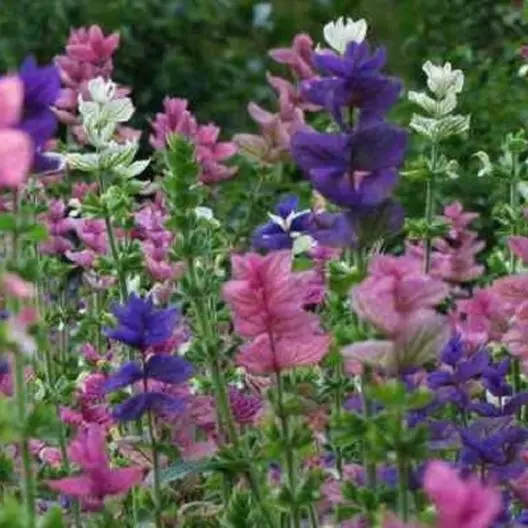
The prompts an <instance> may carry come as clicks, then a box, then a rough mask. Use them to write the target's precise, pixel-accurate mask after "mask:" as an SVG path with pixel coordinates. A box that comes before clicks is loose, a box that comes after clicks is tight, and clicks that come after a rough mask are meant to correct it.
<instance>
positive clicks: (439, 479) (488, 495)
mask: <svg viewBox="0 0 528 528" xmlns="http://www.w3.org/2000/svg"><path fill="white" fill-rule="evenodd" d="M424 489H425V492H426V493H427V495H428V496H429V498H430V499H431V500H432V501H433V503H434V505H435V507H436V510H437V513H438V523H437V526H438V528H488V527H489V526H490V524H491V523H492V522H493V521H494V520H495V519H496V517H497V516H498V514H499V512H500V510H501V499H500V495H499V493H498V492H497V491H495V490H494V489H492V488H487V487H485V486H483V485H482V484H481V483H480V482H479V480H478V479H477V478H475V477H473V476H472V477H470V478H469V479H467V480H463V479H461V478H460V477H459V476H458V474H457V472H456V471H455V470H454V469H452V468H451V467H450V466H449V465H448V464H447V463H445V462H442V461H433V462H430V463H429V464H428V466H427V470H426V472H425V477H424Z"/></svg>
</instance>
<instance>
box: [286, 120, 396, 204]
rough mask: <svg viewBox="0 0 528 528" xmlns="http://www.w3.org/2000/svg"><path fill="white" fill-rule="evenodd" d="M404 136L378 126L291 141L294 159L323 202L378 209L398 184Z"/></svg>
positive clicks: (306, 135) (306, 134)
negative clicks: (323, 199)
mask: <svg viewBox="0 0 528 528" xmlns="http://www.w3.org/2000/svg"><path fill="white" fill-rule="evenodd" d="M405 144H406V133H405V132H404V131H403V130H401V129H399V128H397V127H394V126H391V125H387V124H380V125H377V126H374V127H371V128H368V129H359V130H355V131H352V132H350V133H346V134H345V133H339V134H320V133H317V132H307V131H301V132H298V133H297V134H295V136H294V137H293V139H292V155H293V157H294V159H295V161H296V163H297V164H298V165H299V167H300V168H301V169H302V170H303V172H304V174H305V175H306V176H307V177H308V178H309V179H310V181H311V182H312V184H313V186H314V187H315V189H316V190H317V191H318V192H319V193H320V194H322V195H323V196H324V197H325V198H327V199H328V200H330V201H331V202H333V203H335V204H336V205H340V206H342V207H350V208H354V207H360V206H375V205H379V204H380V203H382V202H383V201H384V200H385V199H387V198H388V197H389V195H390V193H391V191H392V189H393V187H394V185H395V184H396V181H397V178H398V173H397V170H396V167H397V166H399V165H400V164H401V163H402V161H403V156H404V151H405Z"/></svg>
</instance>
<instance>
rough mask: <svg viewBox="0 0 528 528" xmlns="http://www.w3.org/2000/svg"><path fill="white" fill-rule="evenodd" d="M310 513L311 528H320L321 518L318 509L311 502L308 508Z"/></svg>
mask: <svg viewBox="0 0 528 528" xmlns="http://www.w3.org/2000/svg"><path fill="white" fill-rule="evenodd" d="M308 515H309V516H310V526H311V528H319V518H318V517H317V511H316V509H315V506H314V505H313V504H310V507H309V508H308Z"/></svg>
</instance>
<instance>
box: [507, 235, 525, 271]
mask: <svg viewBox="0 0 528 528" xmlns="http://www.w3.org/2000/svg"><path fill="white" fill-rule="evenodd" d="M508 247H509V248H510V251H512V252H513V253H514V254H515V255H516V256H517V257H519V258H520V259H521V260H522V261H523V263H524V264H528V237H524V236H511V237H508Z"/></svg>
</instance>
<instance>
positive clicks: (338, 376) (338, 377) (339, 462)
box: [334, 362, 343, 480]
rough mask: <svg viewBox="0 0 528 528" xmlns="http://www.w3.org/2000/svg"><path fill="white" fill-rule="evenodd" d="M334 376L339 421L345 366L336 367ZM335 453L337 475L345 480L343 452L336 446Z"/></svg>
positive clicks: (336, 409)
mask: <svg viewBox="0 0 528 528" xmlns="http://www.w3.org/2000/svg"><path fill="white" fill-rule="evenodd" d="M334 376H335V383H336V390H335V414H336V418H337V419H338V420H339V417H340V416H341V409H342V407H343V391H342V383H343V365H342V364H341V362H340V363H339V365H337V366H336V368H335V373H334ZM335 453H336V468H337V473H338V474H339V480H342V479H343V451H342V449H341V447H339V446H336V447H335Z"/></svg>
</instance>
